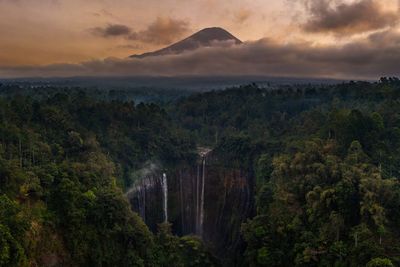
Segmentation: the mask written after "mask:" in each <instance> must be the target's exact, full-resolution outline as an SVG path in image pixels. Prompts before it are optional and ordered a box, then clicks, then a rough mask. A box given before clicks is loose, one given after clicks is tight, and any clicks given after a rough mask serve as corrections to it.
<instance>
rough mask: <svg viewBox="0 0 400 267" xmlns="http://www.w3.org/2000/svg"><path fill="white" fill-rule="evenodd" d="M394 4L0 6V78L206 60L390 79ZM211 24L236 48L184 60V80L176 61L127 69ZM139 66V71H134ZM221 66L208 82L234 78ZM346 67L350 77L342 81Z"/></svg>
mask: <svg viewBox="0 0 400 267" xmlns="http://www.w3.org/2000/svg"><path fill="white" fill-rule="evenodd" d="M399 5H400V1H398V0H341V1H340V0H240V1H239V0H230V1H225V0H146V1H141V0H0V14H1V15H0V33H1V34H0V77H1V76H4V77H8V76H10V77H14V76H24V75H33V76H35V75H45V76H51V75H59V76H60V75H61V76H67V75H77V74H79V73H80V72H81V71H84V74H96V73H98V74H99V75H100V74H109V75H112V74H121V75H128V74H129V75H135V74H154V75H157V74H160V75H175V74H207V73H206V71H205V70H206V69H210V68H209V67H208V66H207V67H206V66H200V65H199V66H197V64H202V63H201V61H202V60H204V58H207V57H210V56H215V55H216V54H218V55H221V57H222V59H221V62H227V61H226V60H228V58H229V60H230V61H231V60H236V61H237V63H239V62H243V64H244V65H243V66H245V67H246V71H244V74H258V75H259V74H265V75H269V74H271V75H283V74H285V73H286V74H287V75H297V76H308V75H312V74H313V73H314V70H319V71H320V72H317V73H316V74H315V75H314V76H324V77H325V76H327V77H342V76H354V77H373V76H375V75H376V76H379V75H396V74H400V70H397V69H400V67H399V68H397V65H399V66H400V63H398V62H400V32H399V30H400V27H399V21H400V9H399ZM214 26H218V27H222V28H224V29H226V30H228V31H229V32H231V33H232V34H233V35H235V36H236V37H237V38H239V39H241V40H242V41H245V45H244V46H243V47H241V48H237V47H235V48H232V49H233V50H234V52H231V53H229V52H227V51H226V50H227V49H222V48H218V49H219V50H218V49H216V50H215V51H197V52H196V53H192V54H191V55H185V56H186V57H187V58H186V59H185V62H187V61H188V60H189V61H191V62H192V64H194V65H196V68H195V70H192V71H190V72H187V71H184V72H183V73H181V72H180V70H186V69H187V66H183V65H182V64H183V63H182V61H183V60H182V59H181V58H180V59H177V58H172V57H171V58H168V59H165V58H164V59H162V60H160V61H161V62H154V61H155V59H150V60H147V61H146V62H139V63H135V62H132V60H130V61H129V62H127V59H126V57H127V56H129V55H131V54H136V53H143V52H147V51H152V50H155V49H158V48H161V47H164V46H166V45H168V44H171V43H173V42H176V41H178V40H180V39H182V38H184V37H186V36H188V35H190V34H192V33H194V32H196V31H198V30H200V29H202V28H205V27H214ZM228 50H229V49H228ZM233 50H232V51H233ZM277 53H278V54H279V56H278V55H276V54H277ZM238 54H239V55H241V56H238ZM233 55H235V56H233ZM260 55H261V57H260ZM197 58H199V60H198V61H196V59H197ZM253 59H254V62H253ZM360 60H361V61H360ZM152 61H153V62H152ZM236 61H235V62H236ZM264 61H265V62H264ZM267 61H268V62H267ZM207 62H208V61H207ZM273 62H274V63H273ZM152 64H153V65H157V66H160V65H161V66H164V67H165V68H168V71H166V70H161V69H160V68H161V67H157V69H154V68H153V65H152ZM298 64H300V65H302V68H304V67H308V68H309V72H305V71H304V70H302V68H299V67H298V66H297V65H298ZM144 65H145V66H146V70H147V72H145V73H144V72H142V71H139V70H142V69H143V66H144ZM222 65H223V64H219V65H218V66H216V65H215V64H213V68H214V69H213V68H211V69H213V70H214V71H213V74H240V71H241V70H240V69H239V67H237V68H233V69H229V70H226V69H224V68H223V66H222ZM295 65H296V66H295ZM175 66H176V68H175ZM243 66H242V68H241V69H243ZM355 67H357V68H360V69H358V70H355V71H354V72H353V73H351V75H345V73H346V72H348V71H350V70H353V69H354V68H355ZM171 68H173V69H174V70H171ZM321 68H324V69H322V70H321ZM111 69H112V70H113V71H114V70H115V71H118V73H110V70H111ZM175 69H176V70H175ZM396 71H397V72H396ZM89 72H90V73H89ZM153 72H154V73H153ZM264 72H265V73H264Z"/></svg>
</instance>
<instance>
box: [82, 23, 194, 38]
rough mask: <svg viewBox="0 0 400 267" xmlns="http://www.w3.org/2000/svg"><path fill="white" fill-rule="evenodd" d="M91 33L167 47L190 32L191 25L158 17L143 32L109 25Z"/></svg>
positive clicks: (120, 25) (97, 28)
mask: <svg viewBox="0 0 400 267" xmlns="http://www.w3.org/2000/svg"><path fill="white" fill-rule="evenodd" d="M89 31H90V32H91V33H92V34H94V35H96V36H101V37H105V38H109V37H124V38H126V39H128V40H134V41H139V42H142V43H148V44H156V45H167V44H171V43H172V42H174V41H176V40H177V39H178V38H180V37H182V36H183V35H184V34H185V33H187V32H189V23H188V22H187V21H184V20H178V19H172V18H168V17H158V18H157V19H156V20H155V21H154V22H153V23H151V24H150V25H149V26H148V27H147V28H146V29H145V30H142V31H137V32H136V31H133V29H132V28H130V27H129V26H126V25H122V24H109V25H107V26H105V27H96V28H92V29H90V30H89Z"/></svg>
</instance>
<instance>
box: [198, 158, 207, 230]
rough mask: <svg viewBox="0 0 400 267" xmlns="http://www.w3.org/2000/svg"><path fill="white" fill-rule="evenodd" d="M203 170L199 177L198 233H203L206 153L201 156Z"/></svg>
mask: <svg viewBox="0 0 400 267" xmlns="http://www.w3.org/2000/svg"><path fill="white" fill-rule="evenodd" d="M202 169H203V171H202V175H201V176H202V178H201V196H200V222H199V235H200V236H202V235H203V225H204V189H205V178H206V155H205V156H204V157H203V168H202Z"/></svg>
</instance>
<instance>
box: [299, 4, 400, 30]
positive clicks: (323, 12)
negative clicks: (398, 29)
mask: <svg viewBox="0 0 400 267" xmlns="http://www.w3.org/2000/svg"><path fill="white" fill-rule="evenodd" d="M382 2H383V1H377V0H358V1H356V2H352V3H343V2H341V3H337V1H334V0H305V3H306V7H307V12H308V13H309V15H310V17H309V19H308V20H307V21H306V22H305V23H304V24H303V25H302V28H303V29H304V30H305V31H307V32H312V33H334V34H335V35H353V34H357V33H363V32H368V31H373V30H379V29H383V28H386V27H391V26H394V25H396V24H397V23H398V22H399V19H400V14H399V12H398V10H397V9H396V10H392V11H388V10H385V9H384V7H383V5H382Z"/></svg>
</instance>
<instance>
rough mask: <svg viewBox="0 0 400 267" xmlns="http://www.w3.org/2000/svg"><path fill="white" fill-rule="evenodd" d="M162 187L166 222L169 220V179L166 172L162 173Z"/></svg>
mask: <svg viewBox="0 0 400 267" xmlns="http://www.w3.org/2000/svg"><path fill="white" fill-rule="evenodd" d="M161 187H162V192H163V211H164V222H168V181H167V174H165V173H163V175H162V180H161Z"/></svg>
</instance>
